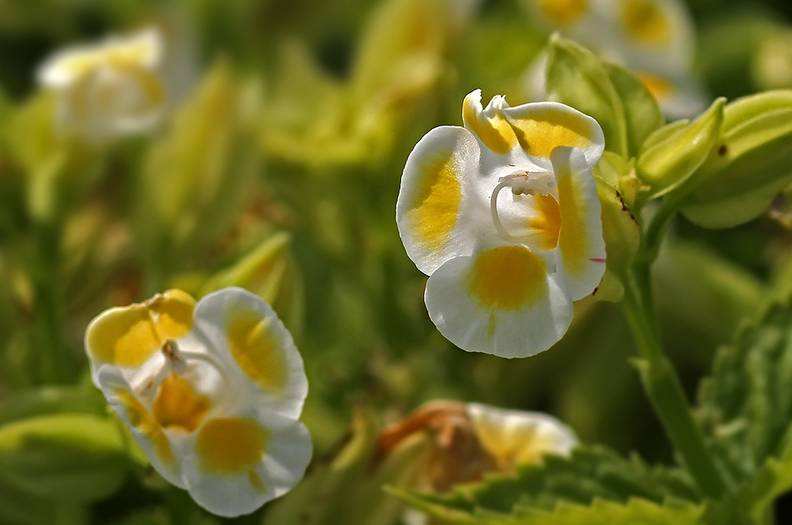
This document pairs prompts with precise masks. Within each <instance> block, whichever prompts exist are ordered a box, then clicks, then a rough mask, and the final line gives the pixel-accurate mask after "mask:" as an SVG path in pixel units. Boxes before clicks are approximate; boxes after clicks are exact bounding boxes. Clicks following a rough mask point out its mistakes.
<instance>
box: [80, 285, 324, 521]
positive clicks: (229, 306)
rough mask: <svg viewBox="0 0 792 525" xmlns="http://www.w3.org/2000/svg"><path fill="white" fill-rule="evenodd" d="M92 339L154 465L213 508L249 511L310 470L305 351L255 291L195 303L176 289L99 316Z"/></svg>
mask: <svg viewBox="0 0 792 525" xmlns="http://www.w3.org/2000/svg"><path fill="white" fill-rule="evenodd" d="M85 347H86V352H87V353H88V357H89V358H90V361H91V377H92V379H93V381H94V384H95V385H96V386H97V387H98V388H100V389H101V390H102V392H103V393H104V395H105V397H106V399H107V400H108V402H109V403H110V404H111V406H112V407H113V409H114V410H115V411H116V413H117V414H118V415H119V417H120V418H121V419H122V420H123V421H124V422H125V423H126V424H127V425H128V426H129V427H130V429H131V431H132V435H133V436H134V438H135V440H136V441H137V442H138V444H139V445H140V447H141V448H142V449H143V450H144V451H145V452H146V454H147V455H148V457H149V459H150V460H151V463H152V465H153V466H154V468H155V469H156V470H157V471H158V472H159V473H160V474H161V475H162V476H163V477H164V478H165V479H167V480H168V481H169V482H171V483H173V484H174V485H176V486H177V487H180V488H184V489H186V490H188V491H189V493H190V495H191V496H192V497H193V499H195V501H196V502H197V503H198V504H199V505H201V506H202V507H204V508H206V509H207V510H209V511H210V512H213V513H215V514H218V515H221V516H237V515H240V514H246V513H249V512H252V511H254V510H255V509H257V508H258V507H260V506H261V505H263V504H264V503H266V502H267V501H269V500H271V499H273V498H277V497H278V496H281V495H283V494H284V493H286V492H287V491H289V490H290V489H291V488H292V487H293V486H294V485H295V484H296V483H297V482H298V481H299V480H300V479H301V478H302V476H303V473H304V471H305V468H306V466H307V464H308V462H309V460H310V457H311V451H312V447H311V438H310V436H309V434H308V431H307V430H306V429H305V427H304V426H303V425H302V423H300V422H299V420H298V418H299V416H300V413H301V411H302V406H303V402H304V400H305V397H306V394H307V391H308V383H307V380H306V377H305V372H304V369H303V363H302V358H301V357H300V354H299V352H298V351H297V349H296V347H295V346H294V342H293V341H292V338H291V335H290V334H289V332H288V331H287V330H286V328H285V327H284V326H283V324H282V323H281V322H280V320H279V319H278V317H277V315H276V314H275V313H274V312H273V311H272V309H271V308H270V307H269V306H268V305H267V304H266V303H264V302H263V301H262V300H261V299H260V298H259V297H258V296H256V295H254V294H251V293H250V292H247V291H245V290H242V289H240V288H225V289H223V290H220V291H218V292H215V293H212V294H209V295H207V296H206V297H204V298H203V299H201V300H200V301H199V302H198V303H197V304H196V303H195V301H194V300H193V298H192V297H190V296H189V295H188V294H186V293H184V292H182V291H179V290H169V291H167V292H165V293H162V294H158V295H156V296H154V297H153V298H151V299H149V300H148V301H146V302H144V303H138V304H133V305H131V306H127V307H123V308H111V309H109V310H107V311H105V312H103V313H102V314H100V315H99V316H97V317H96V318H95V319H94V320H93V321H92V322H91V324H90V325H89V326H88V329H87V331H86V335H85Z"/></svg>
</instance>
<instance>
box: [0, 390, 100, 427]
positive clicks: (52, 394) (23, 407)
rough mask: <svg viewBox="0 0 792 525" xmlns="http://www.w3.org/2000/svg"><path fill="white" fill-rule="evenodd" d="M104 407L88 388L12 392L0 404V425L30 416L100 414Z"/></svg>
mask: <svg viewBox="0 0 792 525" xmlns="http://www.w3.org/2000/svg"><path fill="white" fill-rule="evenodd" d="M106 407H107V405H106V403H105V400H104V398H102V395H101V394H100V393H99V391H98V390H97V389H96V388H94V387H93V386H92V385H91V386H87V385H85V386H45V387H41V388H37V389H35V390H27V391H20V392H15V393H13V394H12V395H10V396H8V397H7V398H6V399H4V400H3V401H2V402H0V425H2V424H4V423H9V422H11V421H16V420H18V419H23V418H29V417H32V416H40V415H45V414H55V413H62V412H81V413H86V414H94V415H103V414H105V413H106V410H107V409H106Z"/></svg>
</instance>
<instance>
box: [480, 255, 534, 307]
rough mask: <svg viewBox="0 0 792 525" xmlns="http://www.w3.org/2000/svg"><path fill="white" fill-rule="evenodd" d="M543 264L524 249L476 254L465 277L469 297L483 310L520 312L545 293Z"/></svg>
mask: <svg viewBox="0 0 792 525" xmlns="http://www.w3.org/2000/svg"><path fill="white" fill-rule="evenodd" d="M545 274H546V268H545V264H544V262H543V261H542V259H540V258H539V257H537V256H536V255H534V254H533V253H531V251H530V250H528V249H527V248H525V247H524V246H516V245H514V246H501V247H498V248H491V249H489V250H485V251H483V252H481V253H479V254H478V256H477V257H476V260H475V262H474V263H473V267H472V268H471V271H470V275H469V277H468V289H469V290H470V293H471V295H472V296H473V297H474V298H475V299H476V300H477V301H478V302H479V303H480V304H481V305H482V306H484V307H486V308H491V309H496V310H519V309H520V308H523V307H525V306H528V305H530V304H531V303H533V302H534V301H536V300H537V299H539V298H540V297H542V296H543V295H545V294H546V293H547V287H546V283H545Z"/></svg>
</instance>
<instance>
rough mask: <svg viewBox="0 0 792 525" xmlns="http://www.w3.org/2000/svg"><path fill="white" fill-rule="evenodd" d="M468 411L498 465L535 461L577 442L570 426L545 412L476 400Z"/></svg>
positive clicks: (562, 452)
mask: <svg viewBox="0 0 792 525" xmlns="http://www.w3.org/2000/svg"><path fill="white" fill-rule="evenodd" d="M467 411H468V415H469V416H470V419H471V421H472V422H473V427H474V429H475V432H476V435H477V437H478V439H479V441H480V442H481V444H482V445H483V447H484V448H485V450H487V452H488V453H490V454H491V455H492V456H493V457H494V458H496V459H497V460H498V462H499V464H500V466H501V467H516V466H518V465H525V464H533V463H537V462H538V461H541V458H542V457H543V456H544V455H546V454H555V455H559V456H566V455H568V454H569V453H570V452H571V451H572V449H573V448H574V447H575V445H577V438H576V437H575V433H574V432H573V431H572V429H570V428H569V427H568V426H566V425H564V424H563V423H561V422H560V421H559V420H557V419H556V418H554V417H552V416H549V415H547V414H542V413H540V412H525V411H522V410H507V409H502V408H497V407H493V406H489V405H483V404H478V403H471V404H469V405H468V407H467Z"/></svg>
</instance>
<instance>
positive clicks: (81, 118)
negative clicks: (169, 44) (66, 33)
mask: <svg viewBox="0 0 792 525" xmlns="http://www.w3.org/2000/svg"><path fill="white" fill-rule="evenodd" d="M163 47H164V46H163V43H162V37H161V36H160V34H159V32H158V31H156V30H153V29H149V30H145V31H141V32H139V33H135V34H133V35H130V36H124V37H110V38H108V39H106V40H104V41H102V42H99V43H97V44H89V45H79V46H75V47H72V48H67V49H65V50H62V51H58V52H56V53H55V54H53V55H52V56H51V57H50V58H48V59H47V60H46V61H45V62H44V64H43V65H42V66H41V67H40V69H39V71H38V80H39V83H40V84H41V85H42V86H43V87H45V88H47V89H49V90H51V91H53V92H54V93H55V95H56V97H57V103H58V108H57V112H58V114H57V119H58V124H59V126H60V127H61V129H62V131H64V132H65V133H69V134H74V135H77V136H80V137H81V138H83V139H85V140H88V141H91V142H103V141H106V140H109V139H113V138H115V137H118V136H123V135H129V134H134V133H139V132H142V131H145V130H147V129H149V128H151V127H152V126H153V125H154V124H156V122H157V121H158V120H159V118H160V117H161V115H162V113H163V111H164V109H165V106H166V103H167V93H166V92H167V89H166V85H165V84H166V82H165V80H164V76H163V72H162V71H161V69H162V68H161V65H162V60H163V56H164V49H163Z"/></svg>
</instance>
